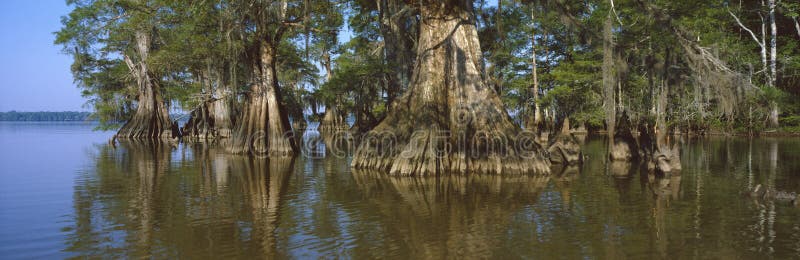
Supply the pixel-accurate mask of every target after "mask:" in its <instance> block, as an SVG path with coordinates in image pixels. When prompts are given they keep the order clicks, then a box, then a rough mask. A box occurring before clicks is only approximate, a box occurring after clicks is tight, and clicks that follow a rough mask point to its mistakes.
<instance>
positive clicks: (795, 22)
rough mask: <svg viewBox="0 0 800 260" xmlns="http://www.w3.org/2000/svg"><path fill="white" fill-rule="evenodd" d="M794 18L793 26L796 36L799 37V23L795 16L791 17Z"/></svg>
mask: <svg viewBox="0 0 800 260" xmlns="http://www.w3.org/2000/svg"><path fill="white" fill-rule="evenodd" d="M792 20H794V28H795V29H797V37H800V23H798V22H797V17H792Z"/></svg>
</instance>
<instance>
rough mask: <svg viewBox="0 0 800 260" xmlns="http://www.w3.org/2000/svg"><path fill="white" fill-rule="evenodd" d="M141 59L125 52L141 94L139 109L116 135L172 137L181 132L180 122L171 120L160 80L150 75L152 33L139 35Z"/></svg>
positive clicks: (156, 137)
mask: <svg viewBox="0 0 800 260" xmlns="http://www.w3.org/2000/svg"><path fill="white" fill-rule="evenodd" d="M135 36H136V42H135V43H136V48H135V49H136V54H137V56H138V57H137V60H134V59H133V58H131V57H130V56H128V55H123V58H124V60H125V63H126V64H127V65H128V69H130V71H131V74H132V75H133V77H134V78H135V80H136V86H137V90H138V97H137V103H136V105H137V106H136V112H134V114H133V117H132V118H131V119H130V120H128V122H127V123H125V125H123V126H122V128H120V129H119V131H118V132H117V134H116V135H115V138H119V139H172V138H174V137H178V136H179V135H180V133H179V131H178V127H177V125H176V124H173V123H172V122H170V119H169V113H168V112H167V107H166V103H165V102H164V99H163V98H162V97H161V91H160V89H159V86H158V84H157V83H156V79H154V78H153V77H152V76H151V75H150V71H149V69H148V67H147V62H146V61H147V57H148V54H149V52H150V34H149V33H147V32H144V31H137V32H136V34H135Z"/></svg>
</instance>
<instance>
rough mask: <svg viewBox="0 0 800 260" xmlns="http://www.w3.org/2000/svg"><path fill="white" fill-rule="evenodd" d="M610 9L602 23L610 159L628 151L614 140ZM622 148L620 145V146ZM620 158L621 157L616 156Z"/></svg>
mask: <svg viewBox="0 0 800 260" xmlns="http://www.w3.org/2000/svg"><path fill="white" fill-rule="evenodd" d="M612 29H613V28H612V21H611V11H609V12H608V16H606V20H605V22H604V23H603V100H604V102H603V106H604V108H605V112H606V130H607V131H608V149H610V153H609V155H610V156H611V158H612V160H613V159H614V156H615V154H617V155H621V154H624V153H630V151H616V150H615V149H616V148H618V147H617V146H616V143H615V142H614V135H615V134H616V133H615V132H614V130H615V129H614V128H615V126H616V125H617V122H616V119H617V113H616V108H617V105H616V100H615V99H614V87H615V86H616V78H615V75H614V35H613V31H612ZM620 148H622V147H620ZM617 158H621V157H617Z"/></svg>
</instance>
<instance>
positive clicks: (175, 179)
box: [61, 138, 800, 259]
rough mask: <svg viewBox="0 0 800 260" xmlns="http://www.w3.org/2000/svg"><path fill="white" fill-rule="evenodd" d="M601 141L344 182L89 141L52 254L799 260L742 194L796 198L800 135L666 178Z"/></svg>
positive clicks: (207, 154)
mask: <svg viewBox="0 0 800 260" xmlns="http://www.w3.org/2000/svg"><path fill="white" fill-rule="evenodd" d="M325 139H328V140H335V138H323V139H320V140H325ZM604 144H605V143H604V142H603V141H602V140H597V139H591V138H589V139H587V140H586V142H585V143H584V144H583V146H584V149H583V150H584V151H585V154H586V155H587V159H586V160H585V161H584V163H583V164H582V165H575V166H570V167H557V168H554V169H553V170H552V172H553V174H552V175H550V176H548V177H534V176H512V177H501V176H474V175H470V176H458V175H457V176H447V177H439V178H398V177H389V176H386V174H385V173H381V172H374V171H357V172H351V169H350V158H336V157H333V156H328V157H325V158H318V157H315V156H309V157H302V156H301V157H297V158H294V159H290V158H285V159H275V158H273V159H267V158H251V157H246V156H236V155H230V154H226V153H224V151H221V150H220V149H218V148H217V146H215V145H214V144H206V143H194V144H181V145H179V146H177V147H173V146H168V145H160V144H150V143H120V144H119V146H118V147H116V148H114V147H112V146H109V145H98V146H95V147H94V148H93V149H92V153H90V154H89V155H88V156H87V158H88V159H89V160H90V164H91V165H90V167H88V168H87V169H86V170H84V171H81V173H80V174H79V175H78V176H77V178H76V179H75V186H74V187H73V190H72V191H73V192H74V195H73V197H72V208H71V209H70V210H71V212H67V213H65V215H66V216H68V218H69V219H67V220H66V221H65V222H67V223H66V224H64V225H66V227H64V229H63V230H62V231H61V234H62V235H63V237H64V239H63V241H64V243H65V246H64V249H63V250H64V253H66V254H67V255H65V256H81V257H101V256H102V257H108V258H177V257H182V258H270V259H274V258H320V257H326V256H333V257H336V256H339V257H343V258H349V257H353V258H459V259H460V258H518V257H522V258H612V259H616V258H661V259H664V258H708V257H719V258H757V257H764V256H767V257H775V258H791V257H796V256H798V254H800V235H798V234H799V233H800V224H798V223H799V222H800V221H797V219H798V216H800V209H797V208H794V207H790V206H788V205H785V204H781V203H779V202H774V201H770V200H764V201H757V202H753V201H752V200H750V199H748V198H746V197H744V196H742V195H741V194H742V191H745V190H747V187H749V186H754V185H758V184H762V185H765V186H767V185H769V186H771V187H775V189H777V190H789V191H793V190H798V189H800V177H798V176H797V175H796V174H795V173H796V172H798V171H799V170H800V141H785V140H741V139H724V138H720V139H708V138H707V139H687V140H685V142H684V143H683V145H684V147H682V148H681V151H682V156H681V158H682V160H683V165H684V168H683V171H682V172H681V174H680V175H676V174H673V175H666V176H665V175H659V174H655V173H653V172H650V171H647V169H646V168H645V167H640V166H638V165H635V164H634V165H621V166H614V165H612V164H609V163H608V162H607V160H605V158H606V156H605V145H604ZM320 145H322V144H320ZM776 150H777V152H776ZM323 154H324V153H323ZM637 179H638V180H637Z"/></svg>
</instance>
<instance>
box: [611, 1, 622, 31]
mask: <svg viewBox="0 0 800 260" xmlns="http://www.w3.org/2000/svg"><path fill="white" fill-rule="evenodd" d="M609 1H610V2H611V11H613V12H614V17H616V18H617V22H618V23H619V25H620V26H625V25H624V24H622V20H620V19H619V14H617V9H616V8H614V0H609Z"/></svg>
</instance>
